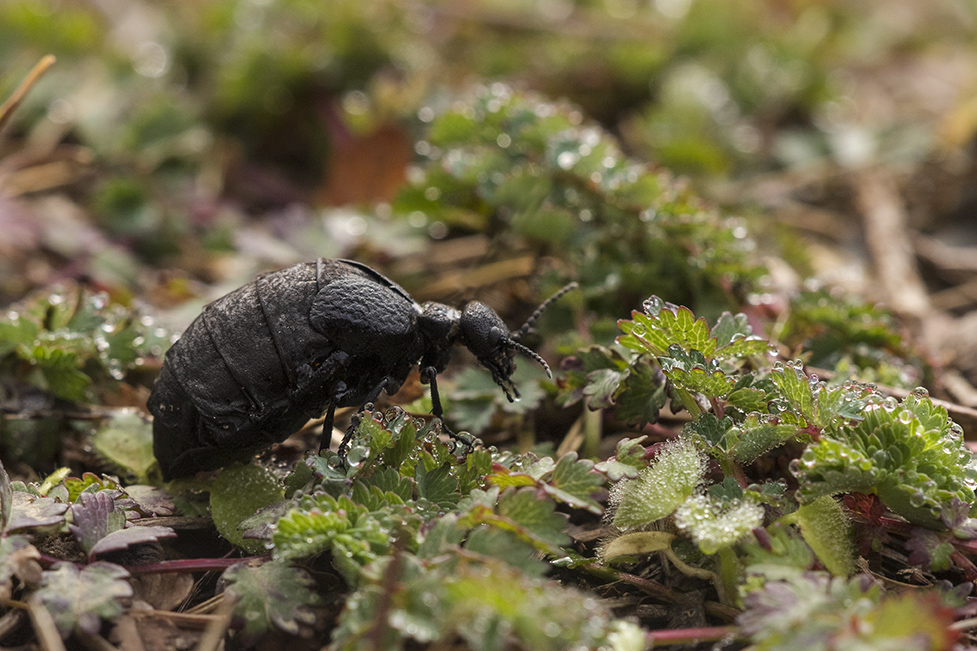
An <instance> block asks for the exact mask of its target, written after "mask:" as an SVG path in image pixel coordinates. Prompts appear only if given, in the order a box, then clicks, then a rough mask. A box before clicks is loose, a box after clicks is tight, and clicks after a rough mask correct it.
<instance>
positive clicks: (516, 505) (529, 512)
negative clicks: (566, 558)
mask: <svg viewBox="0 0 977 651" xmlns="http://www.w3.org/2000/svg"><path fill="white" fill-rule="evenodd" d="M497 511H498V514H499V515H500V516H502V517H504V518H506V519H508V520H511V521H512V522H515V523H516V524H518V525H519V526H520V527H521V528H522V529H524V530H525V532H526V533H528V534H529V535H530V536H531V537H532V539H534V540H538V541H542V542H544V543H546V544H547V545H549V546H551V547H552V548H558V547H560V546H562V545H567V544H569V543H570V537H569V536H567V535H566V533H564V529H565V528H566V522H567V521H566V516H565V515H563V514H562V513H557V512H556V504H555V503H554V502H552V501H551V500H547V499H540V497H539V495H538V494H537V492H536V490H535V489H532V488H522V489H518V490H511V489H510V490H507V491H506V492H504V493H503V494H502V496H501V497H500V498H499V504H498V507H497Z"/></svg>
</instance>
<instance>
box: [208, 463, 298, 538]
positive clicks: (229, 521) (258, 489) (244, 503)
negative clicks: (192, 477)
mask: <svg viewBox="0 0 977 651" xmlns="http://www.w3.org/2000/svg"><path fill="white" fill-rule="evenodd" d="M284 497H285V491H284V490H283V489H282V487H281V485H280V484H279V482H278V480H277V479H275V477H274V476H273V475H272V474H271V473H270V472H268V470H266V469H265V468H262V467H261V466H257V465H249V466H231V467H228V468H224V469H223V470H221V473H220V474H219V475H218V476H217V478H216V479H215V480H214V483H213V484H212V485H211V488H210V512H211V514H212V516H213V518H214V525H215V526H216V527H217V531H219V532H220V534H221V535H222V536H224V538H226V539H227V540H228V541H230V542H231V543H232V544H234V545H236V546H238V547H240V548H242V549H244V550H246V551H248V552H249V553H251V554H260V553H262V552H264V551H265V549H264V543H263V542H262V541H260V540H250V539H246V538H244V537H243V532H242V531H241V530H240V529H239V528H238V527H239V526H240V525H241V523H242V522H243V521H244V519H245V518H248V517H250V516H252V515H254V514H255V513H256V512H257V511H258V509H260V508H262V507H264V506H268V505H269V504H273V503H275V502H277V501H279V500H281V499H283V498H284Z"/></svg>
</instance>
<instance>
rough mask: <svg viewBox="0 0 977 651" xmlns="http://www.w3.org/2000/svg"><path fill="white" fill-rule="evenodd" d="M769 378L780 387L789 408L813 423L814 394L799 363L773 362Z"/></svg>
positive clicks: (810, 423)
mask: <svg viewBox="0 0 977 651" xmlns="http://www.w3.org/2000/svg"><path fill="white" fill-rule="evenodd" d="M770 379H772V380H773V382H774V384H776V385H777V388H778V389H780V392H781V394H782V395H783V397H784V398H786V399H787V402H788V403H789V404H790V406H791V408H793V410H794V411H795V412H796V413H797V414H798V415H799V416H800V417H801V418H803V419H804V420H805V421H806V422H807V423H808V424H809V425H814V423H815V422H816V419H815V416H814V394H813V393H812V389H811V382H810V379H809V378H808V377H807V375H805V374H804V371H803V369H802V367H801V365H800V363H790V364H780V363H777V364H775V365H774V368H773V370H772V371H771V372H770Z"/></svg>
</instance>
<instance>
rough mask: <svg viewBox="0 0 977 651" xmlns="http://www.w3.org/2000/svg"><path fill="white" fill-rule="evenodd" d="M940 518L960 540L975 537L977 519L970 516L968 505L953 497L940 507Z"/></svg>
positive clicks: (976, 537) (976, 535)
mask: <svg viewBox="0 0 977 651" xmlns="http://www.w3.org/2000/svg"><path fill="white" fill-rule="evenodd" d="M940 519H941V520H943V524H945V525H946V528H947V529H949V530H950V532H951V533H953V535H954V536H955V537H957V538H960V539H961V540H974V539H977V519H974V518H971V517H970V505H969V504H967V503H966V502H964V501H963V500H961V499H960V498H959V497H954V498H953V499H951V500H950V501H949V502H947V503H945V504H944V505H943V506H942V508H941V509H940Z"/></svg>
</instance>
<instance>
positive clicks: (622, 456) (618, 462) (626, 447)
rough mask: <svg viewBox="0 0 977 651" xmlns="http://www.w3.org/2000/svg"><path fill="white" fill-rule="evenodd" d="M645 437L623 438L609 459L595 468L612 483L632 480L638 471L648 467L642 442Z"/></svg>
mask: <svg viewBox="0 0 977 651" xmlns="http://www.w3.org/2000/svg"><path fill="white" fill-rule="evenodd" d="M646 438H648V437H647V436H639V437H638V438H636V439H629V438H623V439H621V440H620V441H618V442H617V450H616V451H615V453H614V456H613V457H611V458H610V459H605V460H604V461H601V462H599V463H598V464H597V465H596V466H595V468H596V469H597V470H599V471H600V472H602V473H604V474H605V475H607V478H608V479H610V480H611V481H613V482H617V481H620V480H621V479H624V478H628V479H634V478H635V477H637V476H638V471H639V470H641V469H643V468H647V467H648V461H647V460H646V459H645V448H644V446H643V445H641V444H642V442H643V441H644V440H645V439H646Z"/></svg>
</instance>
